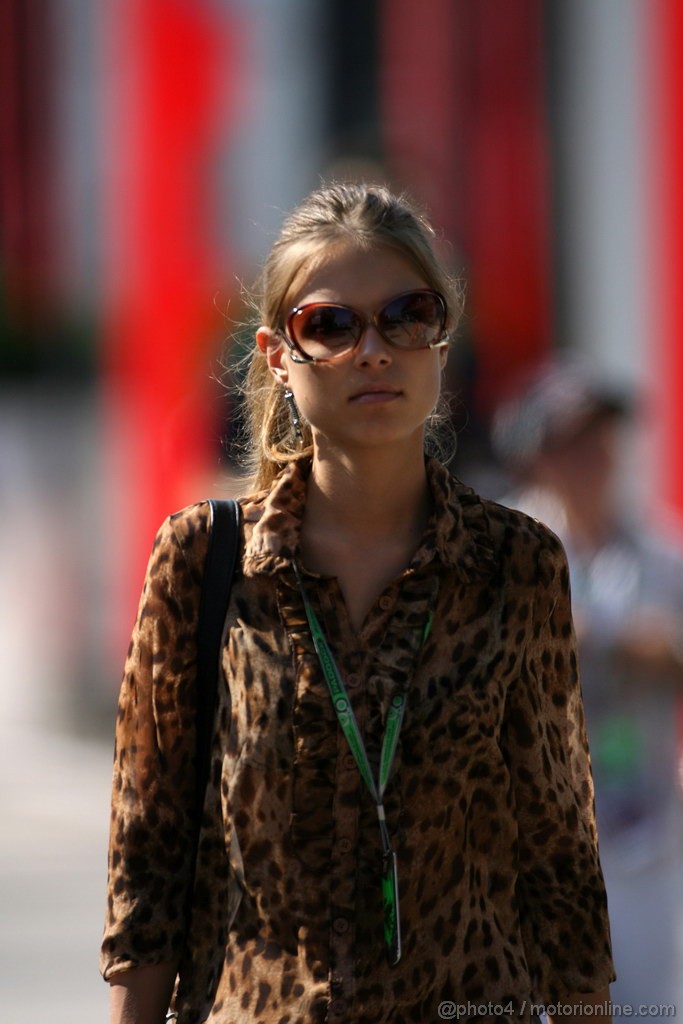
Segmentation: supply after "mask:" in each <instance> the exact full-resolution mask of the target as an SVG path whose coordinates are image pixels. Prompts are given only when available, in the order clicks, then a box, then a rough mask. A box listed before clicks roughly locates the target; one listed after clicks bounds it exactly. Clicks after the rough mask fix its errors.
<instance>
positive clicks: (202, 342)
mask: <svg viewBox="0 0 683 1024" xmlns="http://www.w3.org/2000/svg"><path fill="white" fill-rule="evenodd" d="M108 11H109V12H108V15H107V18H108V20H107V24H106V26H105V32H104V38H103V53H104V59H105V61H106V62H107V65H108V68H107V71H108V74H107V75H106V76H105V80H106V81H108V82H111V83H114V85H113V87H112V90H111V93H110V95H109V96H107V97H106V98H105V103H104V111H103V121H102V130H101V146H102V151H103V154H104V161H105V170H104V181H105V186H104V196H103V219H104V224H103V228H104V238H105V253H104V307H105V310H106V313H105V324H104V338H105V343H104V356H103V362H104V396H105V424H106V426H105V463H104V470H105V485H106V488H107V489H106V494H107V502H106V508H107V514H108V516H109V520H110V521H109V522H108V524H107V526H108V530H107V534H106V535H107V536H108V537H110V538H111V541H112V545H111V550H110V552H109V554H110V557H111V571H112V573H113V574H114V579H115V580H116V581H119V583H120V588H119V590H120V593H119V597H120V600H119V601H117V600H116V595H114V602H113V605H114V607H116V606H117V605H118V606H119V607H120V609H121V615H122V617H123V618H124V619H125V620H126V621H127V623H128V625H129V624H130V613H131V610H132V608H133V607H134V605H133V601H134V597H133V595H134V594H135V593H136V592H137V591H138V590H139V586H140V583H141V579H142V572H143V570H144V565H145V562H146V559H147V556H148V554H149V550H150V546H151V541H152V538H153V536H154V532H155V530H156V528H157V527H158V525H159V524H160V522H161V520H162V519H163V517H164V516H166V515H167V514H168V513H169V512H172V511H175V510H176V509H177V508H178V507H181V506H182V505H184V504H187V503H188V502H190V501H194V500H197V499H198V498H201V497H204V496H205V494H204V493H203V492H204V491H205V490H206V489H207V487H208V486H209V483H210V481H211V480H212V478H215V476H216V475H217V470H218V445H217V437H218V434H219V429H220V428H219V424H218V423H217V422H216V417H217V414H218V412H219V406H220V403H219V401H218V398H217V392H216V390H215V388H214V386H213V385H212V383H211V380H210V373H211V368H212V366H213V367H215V362H216V360H215V353H214V352H213V351H212V348H213V344H214V341H215V338H216V331H217V328H220V321H219V318H218V314H217V312H216V310H215V309H214V307H213V304H212V300H213V295H214V293H215V292H216V290H217V283H218V282H219V281H220V282H221V283H222V282H224V281H227V280H229V279H230V278H229V270H230V267H229V265H228V259H227V255H226V252H225V251H224V249H220V248H219V247H218V245H217V244H216V240H217V239H216V236H217V232H216V230H215V227H214V223H213V218H215V217H216V210H217V206H218V204H217V202H216V196H215V194H213V193H212V188H211V184H212V177H211V175H212V173H215V165H216V157H217V155H218V152H219V147H220V146H223V145H224V144H225V140H226V138H229V133H230V121H231V117H232V115H233V114H234V111H235V91H236V87H237V86H236V82H237V74H238V72H237V67H236V55H237V52H238V48H237V38H238V27H237V26H236V25H235V22H234V16H233V15H232V14H231V12H230V8H229V7H228V6H227V5H218V4H212V3H204V2H196V0H195V2H192V3H190V2H187V0H119V2H118V3H117V4H115V5H110V6H109V9H108ZM114 625H115V628H116V631H117V634H118V626H116V624H114Z"/></svg>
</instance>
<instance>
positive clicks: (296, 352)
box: [279, 288, 450, 363]
mask: <svg viewBox="0 0 683 1024" xmlns="http://www.w3.org/2000/svg"><path fill="white" fill-rule="evenodd" d="M406 295H434V296H436V298H437V299H438V300H439V304H440V306H441V308H442V312H443V328H442V333H441V334H440V335H439V337H438V338H437V339H436V341H432V342H430V344H429V345H418V346H417V347H416V348H407V347H404V346H402V345H396V344H395V343H394V342H393V341H391V339H390V338H387V337H386V335H385V334H384V332H383V331H382V328H381V327H380V326H379V323H378V322H377V318H378V317H379V315H380V313H382V312H383V310H385V309H386V308H387V306H389V305H390V304H391V303H392V302H395V301H396V300H397V299H401V298H403V297H404V296H406ZM312 306H337V307H341V308H342V309H350V310H351V312H352V313H354V314H355V315H356V316H357V317H359V318H360V319H361V321H362V325H363V326H362V330H361V333H360V334H359V336H358V339H357V341H356V342H355V344H353V345H352V346H351V348H347V349H344V351H343V352H340V353H339V355H331V356H325V357H323V358H322V359H318V358H317V357H316V356H309V355H307V354H306V353H305V352H304V351H303V349H302V348H301V346H300V345H299V343H298V342H297V341H296V339H295V338H294V335H293V331H292V329H291V324H292V321H293V320H294V317H295V316H297V315H298V314H299V313H301V312H303V310H305V309H310V308H311V307H312ZM447 318H448V306H447V304H446V300H445V298H444V297H443V295H442V294H441V292H437V291H436V289H435V288H410V289H409V290H408V291H407V292H399V293H398V295H393V296H392V297H391V298H390V299H387V301H386V302H385V303H384V305H383V306H382V308H381V309H380V310H378V311H377V312H376V313H372V314H371V316H365V315H364V314H363V313H360V312H359V311H358V310H357V309H354V308H353V306H347V305H346V303H344V302H324V301H320V302H306V303H305V304H304V305H303V306H295V307H294V309H292V310H291V311H290V312H289V314H288V315H287V319H286V320H285V326H284V329H281V330H280V331H279V333H280V334H281V335H282V337H283V339H284V341H285V343H286V345H287V348H288V349H289V352H290V357H291V359H292V362H294V363H336V362H338V361H339V360H340V359H345V358H346V357H347V356H350V355H352V354H353V353H354V352H355V351H356V350H357V348H358V346H359V345H360V343H361V341H362V340H363V335H364V334H365V332H366V331H367V329H368V327H369V326H370V324H372V326H373V327H374V328H375V330H376V331H377V333H378V334H379V335H380V337H381V338H382V340H383V341H385V342H386V343H387V345H390V346H391V347H392V348H395V349H397V350H398V351H399V352H424V351H426V350H427V349H430V348H443V346H444V345H448V344H449V342H450V337H449V335H448V331H447V330H446V320H447Z"/></svg>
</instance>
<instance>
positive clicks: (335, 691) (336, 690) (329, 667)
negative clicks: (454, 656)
mask: <svg viewBox="0 0 683 1024" xmlns="http://www.w3.org/2000/svg"><path fill="white" fill-rule="evenodd" d="M292 564H293V566H294V572H295V573H296V578H297V581H298V583H299V589H300V591H301V597H302V599H303V602H304V608H305V610H306V618H307V619H308V626H309V629H310V631H311V637H312V638H313V646H314V647H315V650H316V654H317V655H318V660H319V661H320V667H321V668H322V670H323V675H324V676H325V680H326V682H327V687H328V689H329V691H330V697H331V698H332V706H333V707H334V710H335V713H336V715H337V719H338V721H339V725H340V727H341V730H342V732H343V733H344V735H345V737H346V740H347V742H348V744H349V747H350V748H351V753H352V754H353V756H354V758H355V760H356V764H357V765H358V770H359V772H360V774H361V777H362V779H363V781H364V782H365V785H366V786H367V788H368V790H369V792H370V795H371V796H372V799H373V800H374V801H375V806H376V808H377V820H378V822H379V833H380V837H381V840H382V906H383V910H384V939H385V942H386V944H387V956H388V959H389V963H390V964H391V965H392V966H393V965H395V964H397V963H398V962H399V960H400V959H401V922H400V919H399V908H398V868H397V863H396V851H395V850H393V849H392V846H391V840H390V839H389V832H388V830H387V823H386V817H385V814H384V804H383V802H382V800H383V797H384V791H385V789H386V787H387V782H388V781H389V775H390V773H391V766H392V764H393V761H394V755H395V753H396V747H397V745H398V738H399V735H400V732H401V724H402V722H403V714H404V712H405V707H406V694H405V693H397V694H395V696H394V697H393V698H392V701H391V704H390V706H389V710H388V712H387V720H386V723H385V727H384V739H383V741H382V753H381V755H380V763H379V784H377V783H375V780H374V778H373V774H372V769H371V767H370V762H369V760H368V755H367V751H366V749H365V744H364V743H363V738H362V736H361V734H360V729H359V728H358V722H357V721H356V716H355V715H354V713H353V707H352V706H351V701H350V700H349V695H348V693H347V692H346V687H345V686H344V683H343V680H342V678H341V675H340V674H339V669H338V668H337V666H336V664H335V661H334V658H333V656H332V652H331V651H330V648H329V645H328V643H327V640H326V639H325V634H324V633H323V631H322V629H321V626H320V623H319V622H318V618H317V616H316V614H315V612H314V611H313V608H312V606H311V604H310V602H309V600H308V598H307V596H306V590H305V588H304V584H303V580H302V578H301V573H300V572H299V567H298V565H297V564H296V562H295V561H293V562H292ZM431 625H432V616H431V613H430V615H429V618H428V619H427V624H426V626H425V629H424V632H423V635H422V644H423V645H424V643H425V641H426V639H427V637H428V636H429V631H430V629H431Z"/></svg>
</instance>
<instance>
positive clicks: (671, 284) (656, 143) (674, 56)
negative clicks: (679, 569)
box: [643, 0, 683, 540]
mask: <svg viewBox="0 0 683 1024" xmlns="http://www.w3.org/2000/svg"><path fill="white" fill-rule="evenodd" d="M643 13H644V18H645V19H646V21H645V24H644V27H645V28H646V30H647V34H648V46H649V53H648V57H649V62H648V63H649V68H648V83H647V84H648V107H649V109H648V119H647V120H648V126H649V130H650V134H649V140H648V141H649V147H648V148H649V166H648V171H649V173H648V190H649V196H648V202H647V206H648V214H649V216H648V220H647V223H648V224H649V225H650V240H649V241H650V253H649V255H650V259H649V261H648V263H649V280H648V289H649V293H650V302H651V316H650V320H649V326H650V328H651V331H652V335H653V338H652V341H653V344H652V349H653V350H654V352H655V361H656V369H655V374H654V378H655V391H656V396H655V397H656V401H655V403H654V406H655V408H654V414H655V417H656V421H657V422H656V427H655V429H656V433H657V438H656V441H657V452H658V467H657V490H658V492H659V499H660V502H661V503H662V504H663V507H664V512H665V515H666V518H667V520H668V525H669V526H670V527H673V528H674V530H675V531H676V532H677V534H678V538H679V540H680V539H681V538H683V455H682V454H681V452H682V451H683V287H682V286H681V281H682V280H683V187H682V183H683V61H681V53H683V4H681V3H680V0H653V2H652V3H651V4H649V5H648V7H647V11H646V12H645V11H644V12H643Z"/></svg>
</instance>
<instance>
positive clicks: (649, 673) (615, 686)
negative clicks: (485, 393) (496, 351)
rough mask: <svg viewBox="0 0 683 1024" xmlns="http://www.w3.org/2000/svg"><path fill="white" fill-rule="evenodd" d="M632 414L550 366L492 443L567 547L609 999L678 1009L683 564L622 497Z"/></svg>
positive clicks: (621, 400)
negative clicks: (609, 967) (610, 950)
mask: <svg viewBox="0 0 683 1024" xmlns="http://www.w3.org/2000/svg"><path fill="white" fill-rule="evenodd" d="M633 411H634V405H633V402H632V401H631V400H630V398H628V397H627V396H625V395H624V394H622V393H619V392H617V391H615V390H614V389H612V388H609V387H607V386H604V385H602V384H601V383H600V378H599V377H598V376H596V375H595V374H592V373H590V372H589V371H588V369H587V368H586V367H585V366H583V365H580V364H578V363H572V362H570V361H567V362H565V363H556V364H554V365H550V366H546V367H543V368H541V369H540V370H539V371H538V372H537V373H536V374H535V375H534V376H533V377H532V378H531V379H529V380H528V381H527V382H526V385H525V386H524V387H523V388H521V389H520V390H519V391H518V392H517V393H516V394H515V395H514V397H512V398H510V399H509V400H508V401H506V402H504V403H503V404H502V405H501V407H500V408H499V410H498V412H497V415H496V417H495V421H494V428H493V440H494V448H495V450H496V451H497V453H498V455H499V456H500V458H501V461H502V462H503V464H504V465H505V466H506V467H507V469H508V470H509V471H510V473H511V474H512V475H513V476H514V478H515V485H513V486H515V487H516V489H513V490H512V492H511V493H509V494H508V495H506V496H505V497H504V498H503V499H502V500H503V502H504V503H505V504H506V505H510V506H512V507H515V508H519V509H522V510H523V511H525V512H527V513H529V514H530V515H532V516H535V517H537V518H538V519H539V520H541V521H542V522H544V523H546V524H547V525H548V526H550V527H551V529H553V530H554V531H555V532H556V533H557V534H558V535H559V537H560V539H561V540H562V542H563V544H564V545H565V547H566V550H567V555H568V559H569V565H570V570H571V580H572V606H573V609H574V621H575V625H576V631H577V637H578V644H579V655H580V669H581V678H582V685H583V696H584V703H585V708H586V719H587V725H588V734H589V739H590V748H591V756H592V766H593V774H594V779H595V789H596V807H597V818H598V826H599V832H600V853H601V860H602V863H603V867H604V871H605V880H606V884H607V890H608V893H609V909H610V919H611V923H612V935H613V945H614V958H615V966H616V969H617V975H618V980H617V982H616V983H615V985H614V987H613V989H612V998H613V1000H614V1002H615V1003H630V1004H631V1005H633V1006H637V1005H639V1004H642V1003H648V1004H660V1003H674V1004H676V1003H678V1001H679V999H680V998H681V994H682V992H683V986H682V984H681V975H683V962H682V960H681V928H682V927H683V887H682V882H681V877H682V876H681V849H682V848H681V838H682V834H683V833H682V828H681V826H682V822H683V818H682V802H681V788H680V777H679V766H680V754H681V751H680V707H681V692H682V686H683V562H682V561H681V559H680V557H679V555H678V553H677V552H674V551H672V550H669V549H668V548H667V547H666V546H665V545H664V544H663V543H662V542H661V540H659V539H658V538H656V537H655V536H654V535H653V533H652V531H650V530H649V529H648V527H647V524H644V523H636V522H634V521H632V518H633V517H630V516H629V508H628V506H627V504H626V503H625V502H624V500H623V499H622V497H621V489H620V487H619V486H618V485H619V482H620V473H619V467H620V453H621V450H622V448H621V443H620V442H621V440H622V431H623V427H624V426H625V425H626V424H627V423H630V421H631V419H632V413H633ZM634 469H635V467H633V465H631V466H630V467H629V471H630V472H633V471H634ZM679 1005H680V1006H681V1009H683V1003H679Z"/></svg>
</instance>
